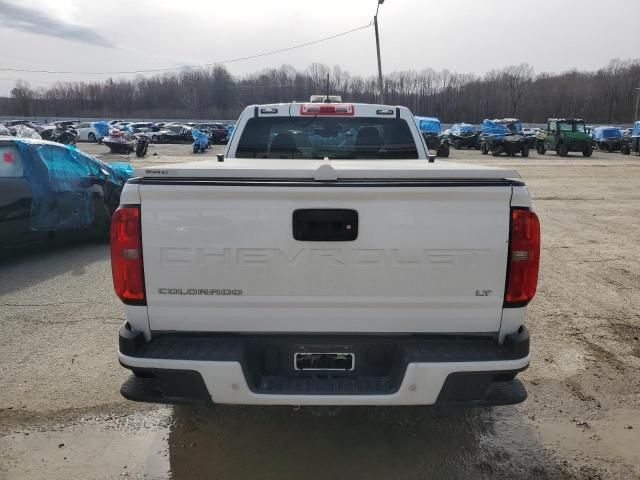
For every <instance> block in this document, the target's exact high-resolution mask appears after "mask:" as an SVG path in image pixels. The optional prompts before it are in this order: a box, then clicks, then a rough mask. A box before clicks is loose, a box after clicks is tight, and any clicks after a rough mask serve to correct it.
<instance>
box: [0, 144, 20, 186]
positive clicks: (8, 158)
mask: <svg viewBox="0 0 640 480" xmlns="http://www.w3.org/2000/svg"><path fill="white" fill-rule="evenodd" d="M22 176H23V171H22V157H21V156H20V152H18V149H17V148H16V147H13V146H11V147H0V177H14V178H15V177H22Z"/></svg>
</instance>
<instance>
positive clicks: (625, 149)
mask: <svg viewBox="0 0 640 480" xmlns="http://www.w3.org/2000/svg"><path fill="white" fill-rule="evenodd" d="M620 153H621V154H622V155H629V154H630V153H631V148H630V147H629V145H623V146H622V147H621V148H620Z"/></svg>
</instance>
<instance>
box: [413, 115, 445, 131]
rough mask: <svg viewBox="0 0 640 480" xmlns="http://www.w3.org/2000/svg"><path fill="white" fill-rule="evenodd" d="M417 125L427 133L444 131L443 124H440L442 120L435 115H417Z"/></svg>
mask: <svg viewBox="0 0 640 480" xmlns="http://www.w3.org/2000/svg"><path fill="white" fill-rule="evenodd" d="M415 118H416V125H418V128H419V129H420V131H421V132H426V133H440V132H442V125H440V120H438V119H437V118H435V117H415Z"/></svg>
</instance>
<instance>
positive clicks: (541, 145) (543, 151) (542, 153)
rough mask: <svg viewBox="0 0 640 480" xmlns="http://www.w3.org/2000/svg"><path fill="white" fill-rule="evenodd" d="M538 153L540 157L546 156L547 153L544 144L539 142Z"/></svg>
mask: <svg viewBox="0 0 640 480" xmlns="http://www.w3.org/2000/svg"><path fill="white" fill-rule="evenodd" d="M536 152H538V155H544V154H545V153H547V149H546V148H544V143H543V142H538V144H537V145H536Z"/></svg>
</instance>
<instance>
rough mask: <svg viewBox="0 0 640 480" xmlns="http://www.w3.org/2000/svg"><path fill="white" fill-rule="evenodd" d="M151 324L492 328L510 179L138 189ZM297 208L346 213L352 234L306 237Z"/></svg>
mask: <svg viewBox="0 0 640 480" xmlns="http://www.w3.org/2000/svg"><path fill="white" fill-rule="evenodd" d="M140 197H141V200H142V201H141V204H142V210H141V217H142V242H143V257H144V273H145V282H146V293H147V304H148V313H149V321H150V327H151V329H152V330H155V331H163V330H173V331H175V330H178V331H191V332H193V331H210V332H227V331H228V332H265V331H268V332H271V333H275V332H336V333H337V332H345V333H346V332H361V333H362V332H416V333H417V332H425V333H446V332H456V333H479V332H496V331H498V330H499V327H500V320H501V312H502V303H503V292H504V284H505V272H506V263H507V247H508V231H509V208H510V207H509V204H510V197H511V186H510V185H509V184H508V182H505V184H503V185H501V184H499V182H498V183H494V184H488V185H482V186H474V185H471V186H470V185H464V186H458V185H456V184H455V183H451V184H447V183H446V182H440V183H439V184H432V185H425V186H416V185H414V184H407V185H397V184H395V185H394V184H390V185H389V186H380V185H376V186H350V187H348V188H344V187H339V186H305V185H300V184H299V183H292V185H291V186H288V185H286V184H284V185H283V184H279V185H278V186H277V188H276V187H274V186H269V185H268V184H265V185H257V186H256V185H251V184H247V185H242V184H241V183H240V184H234V185H220V184H216V183H215V182H212V183H211V184H207V182H203V183H198V182H194V183H192V184H189V183H188V182H187V183H185V184H181V185H163V184H150V185H146V184H143V185H140ZM299 209H352V210H355V211H356V212H357V216H358V225H357V238H356V239H355V240H352V241H304V240H302V241H301V240H296V239H295V238H294V235H293V214H294V211H296V210H299Z"/></svg>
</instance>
